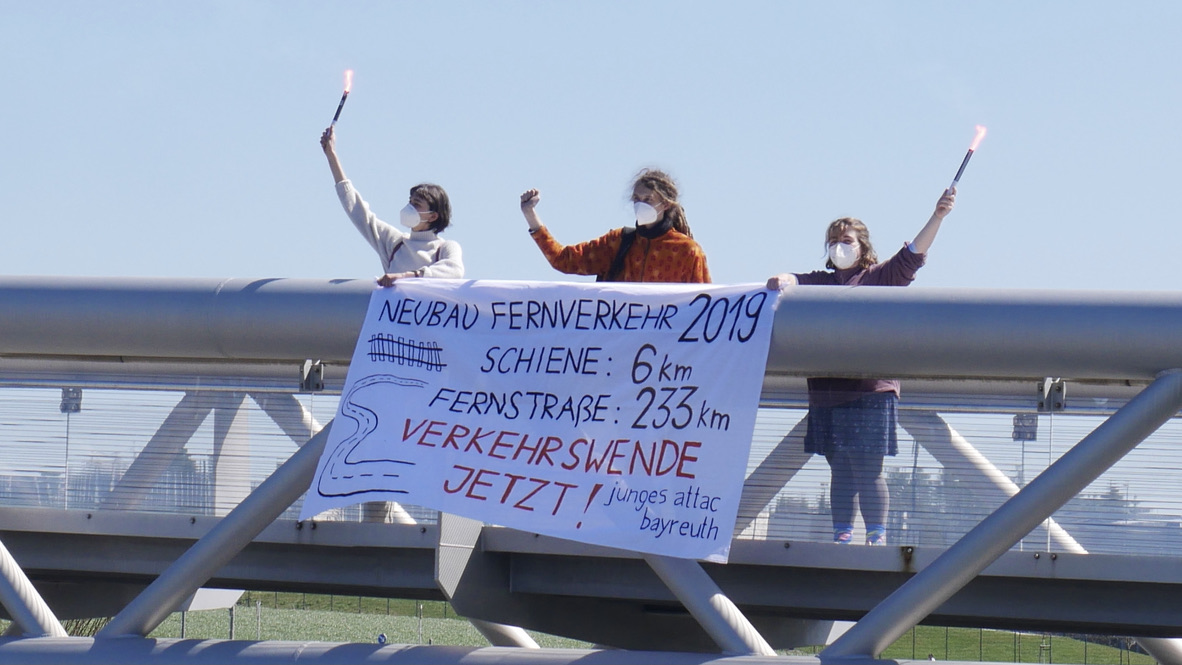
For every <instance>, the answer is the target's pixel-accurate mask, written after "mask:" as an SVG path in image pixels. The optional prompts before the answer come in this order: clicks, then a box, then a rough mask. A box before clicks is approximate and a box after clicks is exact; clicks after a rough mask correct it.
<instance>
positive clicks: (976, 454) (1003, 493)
mask: <svg viewBox="0 0 1182 665" xmlns="http://www.w3.org/2000/svg"><path fill="white" fill-rule="evenodd" d="M899 425H900V426H901V427H902V428H903V429H904V430H906V431H907V433H908V434H910V435H911V436H912V437H913V438H914V439H915V441H916V442H917V443H919V445H921V446H923V447H924V450H926V451H928V453H929V454H930V455H931V456H932V457H934V458H936V461H937V462H939V463H940V465H941V466H943V467H944V468H945V469H946V470H950V471H952V472H953V475H954V476H956V477H959V478H965V477H966V476H968V477H972V476H980V477H983V478H984V479H985V480H986V483H985V484H983V485H970V487H971V488H972V489H971V490H969V491H980V490H985V491H989V490H993V494H994V496H995V497H1000V499H1001V500H1005V499H1009V498H1010V497H1012V496H1014V495H1015V494H1017V493H1018V492H1019V490H1021V488H1020V487H1018V486H1017V485H1016V484H1015V483H1014V481H1012V480H1010V479H1009V477H1008V476H1006V475H1005V474H1004V473H1002V471H1001V469H999V468H997V467H996V466H995V465H994V464H993V462H991V461H989V458H988V457H986V456H984V455H982V454H981V451H979V450H977V449H976V447H974V446H973V444H972V443H970V442H969V441H968V439H965V438H964V437H963V436H961V435H960V433H959V432H957V431H956V430H955V429H953V428H952V426H951V425H949V424H948V423H946V422H944V419H943V418H941V417H940V416H939V414H937V413H936V412H935V411H926V410H917V409H899ZM964 472H967V473H964ZM999 503H1000V501H999ZM1047 529H1048V530H1049V531H1050V535H1051V540H1052V542H1054V543H1055V545H1056V546H1058V547H1059V548H1061V549H1062V550H1063V551H1064V552H1071V553H1073V554H1087V553H1088V551H1087V550H1086V549H1084V547H1083V546H1082V545H1080V544H1079V541H1077V540H1076V539H1075V538H1072V537H1071V534H1069V533H1067V531H1066V530H1065V529H1064V528H1063V527H1061V526H1059V524H1058V522H1056V521H1055V520H1053V519H1049V518H1048V519H1047Z"/></svg>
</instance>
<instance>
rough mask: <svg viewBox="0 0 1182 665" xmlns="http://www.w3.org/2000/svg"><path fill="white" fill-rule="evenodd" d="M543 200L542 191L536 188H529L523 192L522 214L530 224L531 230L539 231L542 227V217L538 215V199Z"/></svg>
mask: <svg viewBox="0 0 1182 665" xmlns="http://www.w3.org/2000/svg"><path fill="white" fill-rule="evenodd" d="M541 200H542V193H541V192H539V191H538V190H536V189H527V190H525V192H523V193H522V194H521V214H522V215H525V221H526V223H527V224H529V230H530V231H531V232H532V231H537V230H538V229H540V228H542V218H541V217H538V211H537V207H538V201H541Z"/></svg>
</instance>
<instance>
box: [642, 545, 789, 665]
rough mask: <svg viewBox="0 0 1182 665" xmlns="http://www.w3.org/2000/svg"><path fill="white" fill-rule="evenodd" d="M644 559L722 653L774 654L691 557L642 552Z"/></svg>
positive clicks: (741, 613) (765, 641) (769, 646)
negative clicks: (679, 557) (682, 557)
mask: <svg viewBox="0 0 1182 665" xmlns="http://www.w3.org/2000/svg"><path fill="white" fill-rule="evenodd" d="M644 560H645V561H647V562H648V565H649V567H651V568H652V569H653V572H655V573H656V574H657V577H660V578H661V581H662V582H664V583H665V586H667V587H669V590H670V591H672V592H673V595H675V596H677V599H678V600H680V601H681V604H682V605H684V606H685V609H686V610H688V611H689V613H690V614H691V615H693V617H694V618H695V619H697V621H698V623H699V624H701V626H702V628H703V629H704V630H705V631H706V633H707V634H709V635H710V637H711V638H712V639H713V640H714V641H715V642H716V643H717V644H718V646H719V648H720V649H722V652H723V653H725V654H734V655H740V654H753V655H756V656H774V655H776V652H775V650H773V649H772V647H771V645H769V644H768V643H767V640H765V639H763V636H762V635H760V634H759V631H758V630H756V629H755V626H752V625H751V622H750V621H748V620H747V617H745V616H743V612H742V611H741V610H739V608H738V607H736V606H735V604H734V603H733V602H731V599H730V598H727V597H726V595H725V594H723V593H722V590H721V589H719V588H718V585H717V584H715V583H714V580H713V579H711V578H710V576H709V575H707V574H706V571H704V570H702V566H701V565H699V564H698V562H697V561H694V560H692V559H676V558H673V557H669V556H658V555H655V554H646V555H645V557H644Z"/></svg>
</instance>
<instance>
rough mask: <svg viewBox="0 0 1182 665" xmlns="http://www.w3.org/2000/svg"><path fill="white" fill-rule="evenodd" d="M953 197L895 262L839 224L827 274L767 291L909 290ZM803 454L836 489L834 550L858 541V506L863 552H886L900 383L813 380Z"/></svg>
mask: <svg viewBox="0 0 1182 665" xmlns="http://www.w3.org/2000/svg"><path fill="white" fill-rule="evenodd" d="M955 200H956V189H955V188H953V189H949V190H947V191H945V192H944V194H943V195H942V196H941V197H940V200H939V201H938V202H936V210H935V212H933V213H932V216H931V217H930V218H929V219H928V221H927V224H925V225H924V227H923V228H922V229H920V231H919V234H918V235H916V236H915V240H913V241H911V242H910V243H907V244H905V245H903V247H902V248H901V249H900V250H899V251H898V252H896V253H895V255H894V256H892V257H891V258H889V259H887V260H886V261H883V262H882V263H879V262H878V256H877V255H876V254H875V253H874V247H873V245H871V244H870V231H869V230H868V229H867V228H866V225H865V224H863V223H862V222H861V221H860V220H857V219H854V218H852V217H842V218H841V219H838V220H834V221H833V223H831V224H830V225H829V229H828V230H827V231H826V232H825V248H826V250H827V251H828V254H829V259H828V261H826V262H825V267H826V268H828V270H816V271H813V272H808V273H795V274H793V273H782V274H779V275H776V276H775V277H772V278H771V279H769V280H768V281H767V287H768V288H769V289H784V288H788V287H791V286H796V285H798V284H799V285H812V284H822V285H837V286H907V285H908V284H910V283H911V282H912V281H914V280H915V273H916V271H918V270H919V269H920V268H921V267H922V266H923V264H924V261H925V260H926V258H927V252H928V249H929V248H930V247H931V246H932V241H934V240H935V239H936V233H937V232H938V231H939V230H940V223H941V222H943V221H944V217H946V216H947V215H948V213H949V212H951V211H952V206H953V204H954V202H955ZM808 386H809V412H808V430H807V433H806V434H805V437H804V449H805V451H806V452H810V453H816V454H818V455H824V456H825V460H826V461H827V462H829V469H830V473H831V477H832V481H831V483H830V486H829V503H830V510H831V513H832V518H833V542H835V543H842V544H848V543H850V542H851V540H852V539H853V533H854V512H855V506H857V507H859V508H861V512H862V521H863V522H864V523H865V525H866V544H867V545H885V544H886V517H887V511H888V509H889V508H890V492H889V490H888V489H887V484H886V479H885V478H883V477H882V464H883V458H884V457H885V456H886V455H895V454H897V453H898V452H899V443H898V438H897V435H896V433H895V427H896V424H897V421H898V403H899V382H898V381H895V380H890V379H840V378H813V379H809V380H808Z"/></svg>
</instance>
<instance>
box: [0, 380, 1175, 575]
mask: <svg viewBox="0 0 1182 665" xmlns="http://www.w3.org/2000/svg"><path fill="white" fill-rule="evenodd" d="M34 378H35V377H32V376H30V375H24V376H21V377H20V379H19V380H18V381H15V382H13V381H9V382H7V383H6V382H3V381H0V506H12V507H36V508H48V509H62V510H66V509H70V510H110V511H129V512H139V511H144V512H161V513H171V514H182V515H222V514H225V513H226V512H228V511H229V510H230V509H232V508H233V506H234V505H236V504H237V501H238V500H240V499H241V498H242V497H243V496H245V495H246V494H247V493H249V491H250V490H252V489H253V488H254V487H256V486H257V485H258V484H259V483H261V482H262V481H263V480H264V479H265V478H266V477H267V476H268V475H269V473H270V472H271V471H273V470H274V469H275V468H276V467H277V466H278V465H279V464H281V463H282V462H283V461H284V460H286V459H287V458H288V457H289V456H290V455H291V454H292V453H293V452H294V451H295V449H296V448H297V446H298V443H299V442H300V440H301V439H300V436H301V433H302V434H303V438H304V439H306V438H307V437H309V436H311V434H312V433H313V431H314V430H313V428H315V427H317V426H318V424H319V423H323V422H327V421H328V420H329V419H331V418H332V416H333V413H334V412H335V409H336V402H337V398H338V397H339V394H338V393H336V392H335V391H324V392H316V393H304V394H300V393H297V392H292V391H291V390H290V386H288V391H286V392H285V391H284V390H283V386H281V385H278V384H279V383H280V382H278V381H277V382H275V385H270V386H262V385H258V384H255V385H251V386H249V387H250V390H235V389H233V388H232V387H228V386H226V385H216V386H212V385H210V382H209V381H208V380H205V381H195V382H186V381H185V380H184V378H183V377H173V378H170V379H169V380H168V381H164V380H163V379H162V378H161V377H157V378H156V379H155V381H156V383H155V385H153V386H152V387H151V389H146V388H145V387H144V386H126V387H117V386H115V385H112V382H111V381H110V380H109V379H104V378H103V377H88V376H86V375H84V374H76V375H74V376H71V377H69V381H67V382H66V383H68V384H69V385H68V386H65V385H62V386H59V385H52V386H51V385H48V384H51V383H53V382H55V381H60V380H61V379H62V377H60V376H47V377H45V379H44V381H43V382H41V381H36V380H34ZM231 378H233V377H223V379H224V380H225V382H226V383H228V382H229V379H231ZM293 381H294V380H293ZM293 381H289V382H288V383H292V382H293ZM39 383H44V385H38V384H39ZM796 384H799V385H796ZM955 387H956V388H958V389H960V392H954V391H952V390H951V389H949V388H947V387H943V386H937V388H938V389H939V390H940V392H939V393H938V394H937V393H932V392H931V388H930V387H929V386H927V385H925V383H924V382H922V381H918V380H915V381H911V382H904V384H903V399H902V401H901V409H900V427H899V429H898V432H897V434H898V439H899V450H898V454H897V455H895V456H890V457H887V458H886V461H885V464H884V471H883V475H884V477H885V478H886V480H887V484H888V487H889V490H890V509H889V512H888V524H887V528H888V533H889V534H890V543H891V544H892V545H915V546H920V547H925V548H936V549H939V548H943V547H947V546H949V545H951V544H952V543H954V542H956V540H958V539H959V538H960V537H961V536H962V535H964V533H966V532H967V531H968V530H969V529H971V528H972V527H973V526H974V525H975V524H977V523H978V522H979V521H980V520H981V519H983V518H984V517H985V516H987V515H988V514H989V513H990V512H992V511H993V510H994V509H996V508H997V507H998V506H999V505H1000V504H1001V503H1002V502H1003V501H1004V500H1005V499H1007V498H1008V497H1009V496H1010V495H1011V494H1012V493H1013V492H1014V491H1016V490H1017V489H1019V488H1021V487H1022V486H1024V485H1025V484H1026V483H1027V482H1029V481H1030V480H1032V479H1033V478H1035V477H1036V476H1037V475H1038V474H1039V473H1041V472H1042V470H1043V469H1045V468H1046V467H1047V466H1048V464H1050V463H1052V462H1053V461H1054V460H1055V459H1057V458H1058V457H1059V456H1060V455H1061V454H1062V453H1064V452H1065V451H1066V450H1068V449H1069V448H1070V447H1071V446H1072V445H1074V444H1075V443H1076V442H1078V441H1079V440H1080V439H1081V438H1083V436H1085V435H1086V434H1087V433H1088V432H1090V431H1091V430H1092V429H1093V428H1095V427H1096V426H1097V425H1098V424H1099V423H1100V422H1101V421H1102V420H1103V418H1104V417H1105V416H1106V414H1107V413H1109V412H1111V411H1112V410H1113V409H1114V408H1115V407H1116V406H1119V405H1120V404H1122V403H1123V401H1124V399H1125V398H1126V397H1127V395H1128V394H1129V388H1128V387H1121V386H1118V387H1114V388H1113V389H1112V390H1108V391H1105V390H1103V389H1101V388H1098V387H1096V386H1088V387H1086V388H1085V390H1086V392H1085V394H1082V395H1079V396H1076V395H1074V394H1073V389H1074V388H1076V386H1073V385H1072V384H1070V383H1067V384H1066V390H1067V398H1066V400H1065V404H1064V408H1062V409H1058V410H1044V411H1043V412H1039V411H1038V404H1037V403H1038V401H1039V399H1040V398H1041V394H1040V393H1039V387H1040V386H1039V383H1037V382H1034V381H1028V382H1025V383H1017V384H1006V385H1004V386H1002V387H1003V388H1006V390H998V391H996V392H995V393H994V394H983V393H981V392H980V391H981V390H982V389H983V388H985V387H988V386H982V385H978V384H977V383H961V384H959V385H958V386H955ZM1021 387H1026V388H1028V389H1029V390H1028V394H1026V395H1021V394H1015V393H1016V390H1017V389H1018V388H1021ZM1102 394H1108V395H1109V397H1101V396H1099V395H1102ZM277 403H278V404H282V407H283V408H282V409H281V410H277V407H276V404H277ZM806 405H807V396H806V394H805V391H804V387H803V382H802V381H792V380H789V381H778V382H773V381H769V386H768V387H766V388H765V391H764V395H763V400H762V405H761V408H760V410H759V415H758V417H757V421H756V429H755V433H754V436H753V439H752V444H751V450H750V456H749V460H748V475H749V476H750V477H749V479H748V482H747V487H746V489H745V495H744V498H745V501H744V504H743V510H742V512H741V514H740V520H739V524H738V526H737V528H736V533H735V537H737V538H744V539H770V540H783V541H789V542H792V541H811V542H828V541H830V540H832V528H831V526H830V498H829V486H830V480H831V479H830V471H829V467H828V465H827V464H826V461H825V459H824V458H823V457H821V456H817V455H808V454H805V453H804V452H803V443H802V436H803V429H804V424H803V421H804V418H805V416H806V414H807V406H806ZM277 414H278V415H279V417H280V418H282V417H283V415H284V414H286V415H287V417H288V418H289V420H299V421H300V422H302V423H304V424H305V425H306V429H303V430H302V432H301V428H300V427H299V426H298V425H297V426H296V427H294V429H293V428H292V427H290V426H289V427H287V428H285V427H284V426H282V425H281V424H280V423H279V422H277V420H276V415H277ZM1180 438H1182V421H1179V420H1177V419H1175V420H1173V421H1171V422H1170V423H1168V424H1167V425H1166V426H1165V427H1163V428H1162V429H1160V430H1159V431H1158V432H1157V433H1155V434H1154V435H1152V436H1151V437H1150V438H1149V439H1148V440H1146V441H1145V442H1144V443H1142V444H1141V445H1140V446H1139V447H1138V448H1136V449H1135V450H1134V451H1133V452H1132V453H1131V454H1129V455H1128V456H1127V457H1126V458H1125V459H1124V460H1122V461H1121V462H1120V463H1118V464H1117V465H1115V466H1114V467H1112V468H1111V469H1109V470H1108V471H1106V472H1105V473H1104V474H1102V475H1101V476H1100V477H1099V478H1098V479H1097V480H1096V481H1095V482H1093V483H1092V485H1091V486H1090V487H1089V488H1088V489H1087V490H1086V491H1085V492H1083V493H1081V494H1080V495H1079V496H1077V497H1076V498H1075V499H1074V500H1072V501H1071V502H1069V503H1068V504H1067V505H1066V506H1064V507H1063V508H1062V509H1060V510H1059V511H1058V512H1057V513H1056V514H1055V515H1054V517H1053V518H1052V523H1048V524H1046V525H1044V527H1042V528H1039V529H1036V530H1035V531H1034V532H1032V533H1031V534H1029V535H1028V536H1027V537H1026V538H1025V539H1023V540H1022V541H1021V542H1020V543H1018V545H1016V548H1019V549H1023V548H1024V549H1029V550H1034V551H1048V552H1055V551H1080V550H1079V549H1078V548H1082V549H1083V550H1084V551H1087V552H1092V553H1106V554H1133V555H1142V556H1172V555H1176V552H1178V551H1180V546H1182V526H1180V525H1182V496H1180V495H1179V494H1178V493H1177V492H1176V491H1175V487H1176V479H1177V478H1178V477H1179V476H1180V475H1182V446H1179V445H1178V444H1179V439H1180ZM137 465H138V466H137ZM129 470H131V473H129ZM137 474H138V475H137ZM299 508H300V506H299V504H298V503H297V504H296V505H294V506H292V508H291V509H289V510H288V511H287V513H285V515H284V518H285V519H292V520H294V519H296V516H297V515H298V512H299ZM404 508H405V509H406V510H407V511H408V512H409V513H410V515H411V516H412V517H413V518H414V519H415V520H416V521H417V522H419V523H424V524H428V523H434V522H435V521H436V519H437V517H436V513H435V511H433V510H430V509H426V508H421V507H416V506H405V507H404ZM318 519H319V520H321V521H327V520H333V521H364V520H366V519H367V516H366V515H365V513H364V512H363V510H362V509H361V507H360V506H353V507H350V508H345V509H339V510H334V511H330V512H329V513H326V514H324V515H322V516H320V517H319V518H318ZM369 519H372V517H370V518H369ZM856 529H857V530H856V534H855V542H861V536H862V533H863V525H862V523H861V521H860V520H859V521H858V523H857V527H856ZM1073 543H1074V544H1073Z"/></svg>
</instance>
